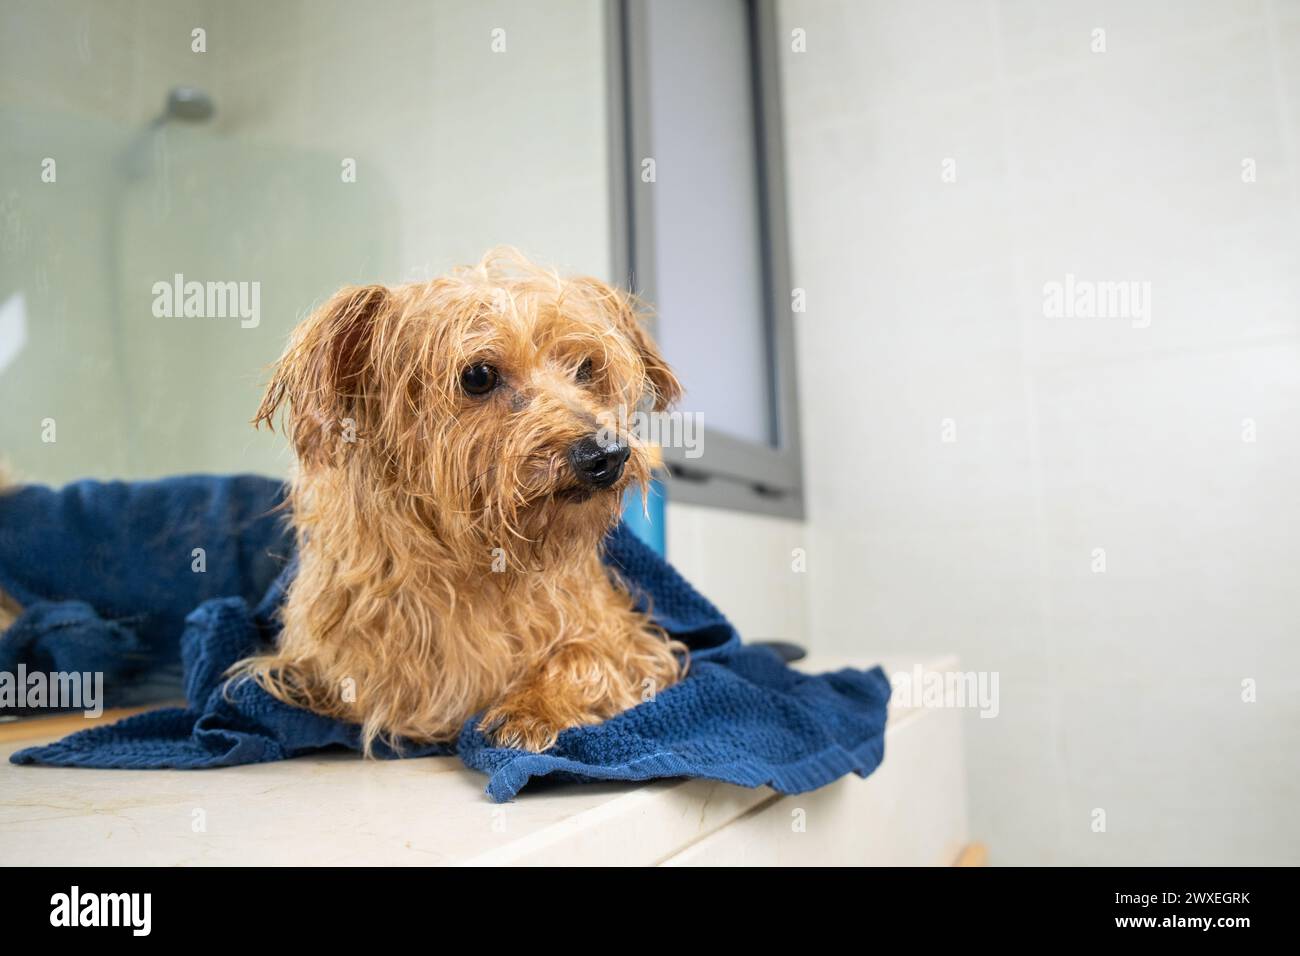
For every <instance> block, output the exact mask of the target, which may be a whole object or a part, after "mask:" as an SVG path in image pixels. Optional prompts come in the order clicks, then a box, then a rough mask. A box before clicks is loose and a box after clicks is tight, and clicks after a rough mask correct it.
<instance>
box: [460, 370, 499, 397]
mask: <svg viewBox="0 0 1300 956" xmlns="http://www.w3.org/2000/svg"><path fill="white" fill-rule="evenodd" d="M498 380H499V379H498V377H497V370H496V369H494V368H493V367H492V366H491V365H484V364H483V363H482V362H480V363H479V364H478V365H471V366H470V367H469V368H467V369H465V371H463V372H461V373H460V387H461V388H463V389H465V391H466V392H467V393H469V394H470V395H486V394H487V393H488V392H490V391H492V389H494V388H496V387H497V382H498Z"/></svg>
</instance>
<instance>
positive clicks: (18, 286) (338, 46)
mask: <svg viewBox="0 0 1300 956" xmlns="http://www.w3.org/2000/svg"><path fill="white" fill-rule="evenodd" d="M69 10H71V11H72V14H73V15H72V16H69ZM0 13H2V14H3V19H4V22H5V23H6V24H7V25H8V28H7V29H6V30H4V31H0V186H2V187H3V188H2V189H0V407H2V408H3V409H4V414H3V415H2V416H0V461H3V463H4V465H5V467H6V468H7V469H8V472H9V474H10V477H11V478H14V479H17V480H24V481H41V482H48V483H55V484H57V483H62V482H65V481H68V480H71V479H75V478H81V477H95V478H144V477H153V476H158V475H164V474H172V473H178V472H191V471H211V472H231V471H253V472H259V473H264V474H280V473H283V472H284V471H285V469H286V468H287V465H288V463H289V458H288V454H287V450H286V448H285V446H284V445H283V443H282V441H281V440H280V439H278V438H276V439H272V438H271V437H270V436H267V435H266V434H265V433H263V434H262V435H261V436H259V435H257V434H256V433H255V432H253V431H252V429H251V427H250V426H249V424H248V422H249V419H250V418H251V417H252V415H253V412H254V411H255V409H256V407H257V404H258V400H259V398H260V390H261V385H262V383H263V382H264V381H265V377H266V366H267V365H268V364H269V363H270V362H272V361H273V360H274V359H275V357H276V356H277V355H278V354H279V352H280V350H281V349H282V348H283V346H284V342H285V339H286V336H287V334H288V332H289V330H290V329H291V328H292V327H293V325H294V324H295V323H296V322H297V321H298V320H299V319H300V318H301V317H302V316H304V315H305V314H306V313H307V312H308V311H310V309H311V308H312V307H313V305H315V304H318V303H319V302H321V301H322V300H323V299H324V298H325V297H326V296H328V295H329V294H330V293H331V292H333V291H334V290H335V289H336V288H338V287H339V286H341V285H343V284H346V283H353V282H372V281H379V282H388V283H393V282H401V281H407V280H412V279H419V278H424V277H428V276H432V275H434V274H437V273H438V272H441V271H443V270H445V269H446V268H448V267H450V266H452V265H455V264H457V263H462V262H470V261H474V260H476V259H477V258H478V256H479V255H481V254H482V252H483V251H484V250H485V249H487V248H488V247H490V246H492V245H496V244H500V243H509V244H513V245H516V246H518V247H520V248H521V249H522V250H523V251H524V252H525V253H527V254H529V255H531V256H533V257H535V258H537V259H539V260H542V261H545V262H548V263H551V264H554V265H555V266H557V267H558V268H560V269H562V270H566V271H583V272H587V273H591V274H594V275H598V276H603V277H606V278H608V277H609V273H610V255H609V235H610V220H609V213H610V210H609V201H608V195H609V189H608V156H607V142H608V130H607V128H606V118H605V117H606V101H605V69H606V65H605V62H604V55H605V54H604V30H605V22H604V10H603V7H602V5H601V3H600V2H599V0H561V2H552V3H548V4H546V5H544V6H542V5H538V4H532V3H505V2H490V3H483V2H472V0H465V2H456V0H440V2H438V3H428V2H424V0H383V2H373V3H367V4H356V3H350V2H346V3H345V2H342V0H324V2H320V0H314V2H306V0H301V2H295V0H279V2H276V3H264V2H252V0H189V2H174V0H135V2H130V0H113V2H104V0H67V2H64V3H61V4H57V5H53V4H37V3H29V2H20V0H0ZM69 24H73V26H71V27H70V26H69Z"/></svg>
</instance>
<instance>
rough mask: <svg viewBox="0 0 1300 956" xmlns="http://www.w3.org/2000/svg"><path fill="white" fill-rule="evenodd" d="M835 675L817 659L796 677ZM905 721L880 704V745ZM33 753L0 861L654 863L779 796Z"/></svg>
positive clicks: (694, 786)
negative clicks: (201, 766)
mask: <svg viewBox="0 0 1300 956" xmlns="http://www.w3.org/2000/svg"><path fill="white" fill-rule="evenodd" d="M918 662H919V663H922V664H923V665H924V666H925V667H926V668H928V669H935V670H940V669H945V668H947V667H951V666H954V662H953V660H952V659H951V658H942V657H934V658H925V659H901V658H896V659H890V660H888V661H887V666H886V670H887V671H889V672H891V673H892V672H894V671H895V670H898V669H910V668H911V667H912V666H914V665H915V664H916V663H918ZM845 665H846V662H843V661H839V660H828V659H825V658H822V659H819V660H809V661H807V662H804V663H801V664H800V665H799V666H800V667H801V668H802V669H806V670H809V671H812V672H817V671H824V670H832V669H835V668H837V667H841V666H845ZM855 666H864V665H861V664H857V665H855ZM918 713H920V711H919V710H918V709H916V708H912V709H910V710H905V709H902V708H898V707H895V706H894V705H893V704H892V703H891V705H890V723H889V728H888V731H887V734H888V735H889V736H890V737H892V736H894V735H895V734H896V733H897V732H898V730H899V728H901V727H902V726H904V725H905V723H906V722H907V721H908V720H909V719H911V718H912V717H914V716H916V714H918ZM39 742H40V741H39V740H25V741H20V742H15V743H6V744H4V745H3V746H0V760H3V761H4V762H3V763H0V865H4V866H14V865H33V864H35V865H58V864H66V865H113V864H145V865H150V864H152V865H180V866H184V865H196V864H197V865H222V864H241V865H248V864H253V865H276V864H309V865H310V864H327V865H328V864H340V865H341V864H346V865H366V864H389V865H392V864H396V865H420V864H484V863H528V862H551V861H562V862H565V863H593V864H598V863H623V864H653V863H658V862H662V861H664V860H666V859H668V858H669V857H671V856H673V855H674V854H676V853H678V852H680V851H681V850H682V849H683V848H685V847H687V846H689V845H691V844H692V843H694V842H695V841H697V840H700V839H702V838H703V837H705V836H708V835H709V834H710V833H713V832H715V831H717V830H718V829H720V828H721V827H723V826H725V825H727V824H729V823H730V822H731V821H733V820H735V819H737V818H738V817H740V816H741V815H743V814H747V813H751V812H753V811H755V810H756V809H758V808H760V807H761V806H763V805H764V804H767V803H769V802H772V801H775V800H776V799H777V798H778V795H777V794H776V793H775V792H774V791H772V790H770V789H768V788H766V787H764V788H760V789H757V790H750V789H746V788H743V787H737V786H733V785H730V784H720V783H712V782H707V781H701V780H691V781H681V780H668V781H657V782H653V783H648V784H628V783H601V784H555V785H549V786H547V787H546V788H544V789H540V790H538V791H537V792H530V791H529V790H527V789H525V790H524V791H523V793H522V794H521V795H520V796H519V798H518V799H517V800H515V801H514V802H513V803H510V804H493V803H490V802H489V801H488V799H487V797H486V796H485V795H484V793H483V788H484V786H485V783H486V778H485V777H484V776H483V775H482V774H479V773H477V772H475V771H472V770H468V769H466V768H465V767H464V766H463V765H462V764H461V763H460V761H459V760H458V759H456V758H454V757H426V758H420V759H412V760H391V761H382V760H376V761H363V760H361V759H359V758H358V757H357V756H356V755H353V754H342V753H339V754H334V753H331V754H327V755H321V756H314V757H302V758H298V759H295V760H288V761H282V762H279V763H270V764H257V765H253V766H243V767H229V768H223V769H219V770H139V771H137V770H84V769H73V768H59V767H18V766H14V765H12V764H10V763H8V762H7V761H8V756H9V754H10V753H12V752H13V751H14V750H18V749H21V748H22V747H26V746H30V745H32V744H34V743H39ZM886 750H887V752H888V741H887V744H886ZM887 762H888V758H887ZM868 783H870V780H868V781H856V784H858V785H865V784H868Z"/></svg>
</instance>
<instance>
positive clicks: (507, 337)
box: [235, 250, 684, 752]
mask: <svg viewBox="0 0 1300 956" xmlns="http://www.w3.org/2000/svg"><path fill="white" fill-rule="evenodd" d="M483 364H485V365H488V366H491V367H492V368H493V369H494V370H495V371H496V373H497V384H496V387H495V388H493V389H492V390H491V391H490V392H488V393H487V394H483V395H474V394H469V393H468V392H467V390H466V388H465V386H464V383H463V381H462V376H463V375H464V373H465V370H466V369H468V368H471V367H474V366H477V365H483ZM679 394H680V386H679V385H678V382H677V379H676V378H675V377H674V376H673V373H672V372H671V371H670V369H669V368H668V366H667V365H666V364H665V362H664V360H663V358H662V357H661V356H660V354H659V352H658V350H657V349H656V348H655V346H654V343H653V342H652V341H651V339H650V338H649V336H648V335H647V334H646V332H645V331H644V329H643V328H642V326H641V322H640V317H639V315H638V311H637V308H636V304H635V302H634V300H633V299H632V298H631V297H630V296H628V295H627V294H625V293H622V292H620V291H618V290H616V289H614V288H611V287H610V286H608V285H606V284H604V283H602V282H600V281H598V280H596V279H590V278H571V279H562V278H560V277H559V276H558V275H556V274H555V273H553V272H549V271H546V270H543V269H541V268H539V267H537V266H535V265H533V264H532V263H530V262H528V261H527V260H526V259H524V258H523V257H522V256H520V255H519V254H518V253H516V252H514V251H513V250H495V251H493V252H490V253H489V254H488V255H487V256H485V257H484V259H483V260H482V261H481V262H480V263H479V264H478V265H477V266H474V267H470V268H463V269H458V270H456V271H454V272H453V273H451V274H450V275H448V276H446V277H443V278H438V279H434V280H433V281H431V282H419V283H411V284H407V285H402V286H397V287H394V288H386V287H384V286H378V285H372V286H365V287H352V288H346V289H343V290H342V291H340V292H339V293H338V294H337V295H335V296H334V297H333V298H332V299H331V300H330V301H329V302H328V303H327V304H326V305H325V306H324V307H323V308H322V309H320V310H319V311H318V312H316V313H315V314H314V315H312V316H311V317H310V318H308V319H307V320H306V321H304V322H303V323H302V324H301V325H300V326H299V327H298V328H297V329H296V330H295V332H294V334H293V337H292V340H291V342H290V344H289V346H288V349H287V350H286V352H285V353H284V356H283V357H282V358H281V359H280V361H279V363H278V365H277V366H276V367H275V370H274V374H273V377H272V380H271V383H270V386H269V388H268V390H267V392H266V397H265V398H264V400H263V402H262V406H261V408H260V409H259V410H258V412H257V416H256V418H255V419H254V422H255V423H258V424H260V423H267V424H268V425H271V424H272V423H273V420H274V418H275V416H276V412H277V409H279V408H280V407H281V406H282V405H284V406H287V414H286V415H285V428H286V431H287V433H288V434H289V435H290V437H291V439H292V443H293V447H294V450H295V452H296V454H297V457H298V468H297V470H296V473H295V476H294V478H293V479H292V481H291V487H290V495H289V501H288V504H289V506H290V508H291V509H292V520H293V523H294V525H295V530H296V534H297V541H298V557H299V562H300V564H299V569H298V573H297V577H296V579H295V580H294V582H293V584H292V586H291V588H290V590H289V594H288V597H287V600H286V603H285V607H284V609H283V631H282V633H281V635H280V638H279V643H278V645H277V648H276V650H275V651H274V653H270V654H267V655H264V656H259V657H254V658H250V659H248V660H246V661H243V662H241V664H239V665H237V666H236V668H235V673H237V674H242V675H245V676H248V677H251V678H252V679H254V680H256V681H257V682H258V683H259V684H260V685H261V686H263V687H264V688H266V689H267V690H268V691H270V692H271V693H272V694H274V695H275V696H276V697H278V698H280V699H281V700H284V701H288V702H291V703H293V704H296V705H299V706H302V707H306V708H308V709H310V710H313V711H316V712H319V713H322V714H327V715H330V716H334V717H339V718H342V719H344V720H349V721H354V722H356V723H359V724H360V725H361V727H362V734H363V742H364V744H365V746H366V750H367V752H369V750H370V748H371V746H372V744H373V743H374V741H375V740H376V739H381V740H384V741H387V742H391V741H395V740H397V739H398V738H409V739H411V740H415V741H434V740H447V739H451V738H453V737H455V736H456V734H457V733H458V731H459V730H460V728H461V726H462V725H463V723H464V722H465V720H466V719H467V718H469V717H470V716H472V715H474V714H476V713H479V712H480V711H483V712H484V714H485V716H484V717H483V721H482V724H481V726H482V728H483V729H484V730H486V731H488V732H489V733H490V734H491V735H492V736H493V737H494V739H495V740H496V741H497V742H498V743H499V744H501V745H505V746H516V747H524V748H527V749H530V750H544V749H546V748H547V747H549V746H551V745H552V744H553V743H554V742H555V739H556V735H557V734H558V733H559V732H560V731H561V730H563V729H565V728H567V727H573V726H577V725H581V724H589V723H595V722H598V721H601V720H603V719H605V718H608V717H610V716H612V715H614V714H617V713H620V712H621V711H623V710H625V709H627V708H628V707H631V706H633V705H634V704H637V703H640V702H641V701H642V700H644V699H646V698H647V697H648V696H649V695H651V694H653V693H654V692H656V691H658V690H662V689H663V688H665V687H667V686H669V685H671V684H672V683H674V682H675V681H676V680H678V679H679V677H680V676H681V673H682V669H683V667H684V656H683V655H684V652H683V649H682V648H681V646H680V645H678V644H675V643H674V642H672V641H670V640H669V639H668V637H667V635H665V634H664V633H663V632H662V631H661V630H660V629H659V628H657V627H656V626H655V625H654V624H653V623H652V622H651V621H650V619H649V618H648V617H647V616H646V615H645V614H644V613H642V612H640V611H638V610H636V608H635V607H634V605H633V601H632V598H631V597H630V595H629V594H628V591H627V589H626V587H625V586H624V585H623V584H622V582H620V581H619V580H618V578H617V577H616V576H615V575H613V574H612V573H611V572H610V571H609V570H608V569H607V568H606V567H605V566H604V565H603V563H602V562H601V559H600V548H601V542H602V539H603V537H604V536H605V534H606V532H607V531H608V530H609V529H610V528H611V527H612V526H613V524H614V523H615V522H617V520H618V516H619V513H620V503H621V499H622V492H623V490H624V489H625V488H626V487H627V486H628V485H630V484H639V485H640V486H641V488H642V493H643V494H644V489H645V487H646V482H647V481H648V480H649V478H650V474H651V469H652V467H653V466H654V464H655V463H656V461H655V457H654V455H655V450H654V449H653V448H651V447H649V446H646V445H643V444H641V443H639V442H638V441H637V440H636V437H635V436H634V435H628V434H620V436H619V437H620V438H622V440H624V441H625V442H627V443H628V444H629V445H630V449H631V451H630V457H629V459H628V461H627V463H626V466H625V468H624V472H623V475H622V477H621V478H620V479H619V480H618V481H617V482H616V483H615V484H614V485H613V486H611V487H608V488H601V489H592V488H591V487H589V486H586V485H583V484H582V483H581V482H579V481H578V480H577V477H576V475H575V473H574V470H573V466H572V464H571V463H570V457H569V455H570V449H571V448H572V446H573V445H574V443H575V442H577V441H579V440H580V439H582V438H584V437H587V436H590V435H592V434H593V433H595V432H598V431H599V430H600V429H602V428H605V429H610V430H613V429H616V428H617V425H618V422H619V421H620V420H621V421H624V422H626V420H627V419H628V418H629V417H630V412H631V411H633V410H635V409H636V408H637V407H638V406H639V405H640V403H642V402H647V401H648V402H649V403H650V404H652V405H653V406H654V407H655V408H656V409H658V410H662V409H664V408H666V407H667V405H668V404H670V403H671V402H673V401H675V400H676V399H677V398H678V397H679ZM620 409H624V410H626V411H627V412H628V414H625V415H623V416H621V418H620V415H619V411H620ZM605 434H607V435H608V434H611V432H610V431H607V432H605Z"/></svg>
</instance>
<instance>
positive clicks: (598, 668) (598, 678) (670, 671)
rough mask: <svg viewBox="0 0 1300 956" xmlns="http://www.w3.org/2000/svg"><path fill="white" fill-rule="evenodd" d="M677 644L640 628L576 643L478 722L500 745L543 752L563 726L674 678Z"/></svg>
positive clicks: (644, 695) (637, 699) (606, 714)
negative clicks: (606, 639)
mask: <svg viewBox="0 0 1300 956" xmlns="http://www.w3.org/2000/svg"><path fill="white" fill-rule="evenodd" d="M680 676H681V665H680V663H679V662H678V660H677V659H676V657H675V656H674V654H673V645H670V644H669V643H668V642H667V641H664V640H662V639H660V638H659V637H657V636H655V635H652V634H649V633H645V632H640V631H638V632H635V633H634V634H631V635H625V636H623V638H622V640H621V641H619V642H617V643H616V642H608V643H606V642H602V641H590V642H575V643H573V644H570V645H568V646H567V647H565V648H564V649H562V650H560V651H558V652H556V653H555V654H553V655H552V656H551V657H549V658H548V659H547V660H546V661H545V662H544V663H543V664H542V665H541V666H539V667H538V668H537V669H536V670H534V671H533V672H532V673H530V674H528V675H526V676H525V677H524V678H523V679H522V680H521V681H520V682H519V683H518V684H517V685H516V686H515V687H513V688H511V690H509V691H508V692H507V693H506V694H505V696H504V697H503V698H502V699H501V700H500V701H499V702H498V703H497V704H495V705H494V706H492V707H490V708H489V709H488V710H487V712H486V713H484V715H483V719H482V720H481V721H480V722H479V729H480V730H482V731H484V732H485V733H487V734H488V735H489V736H490V737H491V738H492V739H493V741H495V742H496V744H497V745H498V746H501V747H516V748H520V749H523V750H531V751H534V752H541V751H543V750H548V749H550V748H551V747H552V746H554V744H555V740H556V738H557V737H558V736H559V734H560V731H562V730H567V729H568V728H570V727H581V726H583V725H586V724H598V723H600V722H601V721H603V720H607V719H608V718H610V717H613V716H614V715H616V714H621V713H622V712H623V711H625V710H627V709H629V708H631V707H634V706H636V705H637V704H639V703H641V702H642V701H643V700H647V699H651V698H653V696H654V694H655V693H657V692H658V691H659V690H662V689H663V688H665V687H667V686H669V685H670V684H673V683H675V682H676V681H677V680H678V679H679V678H680Z"/></svg>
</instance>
